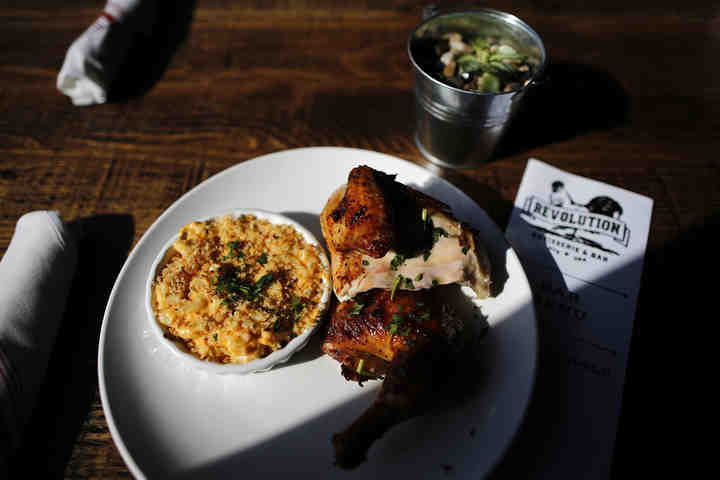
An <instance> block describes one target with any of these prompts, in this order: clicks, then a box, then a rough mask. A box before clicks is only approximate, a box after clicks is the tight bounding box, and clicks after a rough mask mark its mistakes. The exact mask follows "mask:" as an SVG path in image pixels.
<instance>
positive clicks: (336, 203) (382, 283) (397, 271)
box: [320, 166, 490, 301]
mask: <svg viewBox="0 0 720 480" xmlns="http://www.w3.org/2000/svg"><path fill="white" fill-rule="evenodd" d="M320 224H321V227H322V231H323V236H324V237H325V240H326V241H327V244H328V249H329V251H330V257H331V267H332V274H333V290H334V291H335V294H336V295H337V297H338V298H339V299H340V300H341V301H347V300H350V299H351V298H352V297H354V296H355V295H357V294H358V293H361V292H365V291H368V290H371V289H373V288H385V289H391V288H393V285H394V284H395V282H396V281H397V279H398V276H401V277H402V278H406V279H410V280H411V282H402V283H401V284H400V285H399V288H400V289H409V290H416V289H425V288H431V287H432V286H434V285H443V284H450V283H460V284H463V285H468V286H470V287H471V288H472V289H473V291H474V292H475V293H476V295H477V296H478V297H479V298H485V297H487V296H488V295H489V292H490V263H489V261H488V260H487V255H486V253H485V250H484V249H483V248H482V245H481V244H480V242H478V241H477V236H476V235H477V232H475V231H474V230H473V229H471V228H469V227H468V226H467V225H464V224H463V223H462V222H459V221H458V220H456V219H454V218H453V217H452V214H451V212H450V210H449V208H448V207H447V205H445V204H444V203H442V202H439V201H437V200H435V199H433V198H432V197H429V196H427V195H425V194H423V193H422V192H418V191H417V190H414V189H412V188H410V187H407V186H405V185H403V184H401V183H399V182H397V181H395V179H394V176H391V175H387V174H385V173H382V172H378V171H376V170H373V169H371V168H370V167H367V166H361V167H357V168H354V169H353V170H352V171H351V172H350V174H349V176H348V183H347V184H346V185H343V186H342V187H340V188H338V189H337V190H336V191H335V192H333V194H332V195H331V196H330V198H329V199H328V201H327V203H326V205H325V208H324V209H323V211H322V213H321V215H320ZM399 259H402V261H399Z"/></svg>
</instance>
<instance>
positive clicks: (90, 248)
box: [10, 215, 135, 478]
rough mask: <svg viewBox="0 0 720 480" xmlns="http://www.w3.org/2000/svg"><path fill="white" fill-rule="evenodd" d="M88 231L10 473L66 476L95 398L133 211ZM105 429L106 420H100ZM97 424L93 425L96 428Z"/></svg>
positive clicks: (101, 220)
mask: <svg viewBox="0 0 720 480" xmlns="http://www.w3.org/2000/svg"><path fill="white" fill-rule="evenodd" d="M78 223H81V224H82V228H83V236H82V238H81V240H80V244H79V248H78V263H77V270H76V272H75V276H74V278H73V283H72V286H71V288H70V293H69V296H68V301H67V305H66V308H65V314H64V315H63V320H62V322H61V324H60V328H59V331H58V336H57V339H56V342H55V347H54V349H53V352H52V354H51V357H50V361H49V364H48V369H47V373H46V376H45V381H44V384H43V386H42V387H41V389H40V393H39V395H38V400H37V404H36V406H35V410H34V412H33V415H32V417H31V418H30V420H29V423H28V426H27V428H26V430H25V434H24V439H23V443H22V445H21V447H20V450H19V452H18V453H17V455H16V456H15V458H13V459H12V462H11V466H10V468H11V475H10V478H63V477H64V470H65V466H66V464H67V463H68V461H69V459H70V456H71V454H72V449H73V446H74V445H75V443H76V441H77V439H78V434H79V431H80V427H81V426H82V424H83V421H85V419H86V418H87V416H88V411H89V409H90V405H91V404H92V402H93V400H94V399H95V398H96V392H97V388H98V377H97V356H98V339H99V336H100V327H101V325H102V319H103V314H104V312H105V305H106V304H107V300H108V297H109V295H110V291H111V290H112V287H113V285H114V283H115V279H116V277H117V275H118V273H119V272H120V269H121V268H122V266H123V263H124V262H125V259H126V257H127V254H128V251H129V249H130V247H131V245H132V241H133V237H134V231H135V227H134V221H133V218H132V217H131V216H130V215H97V216H93V217H88V218H84V219H80V220H79V221H78ZM96 427H97V429H98V432H105V431H106V430H105V425H104V424H98V425H96ZM92 428H93V426H92V425H91V426H90V429H92Z"/></svg>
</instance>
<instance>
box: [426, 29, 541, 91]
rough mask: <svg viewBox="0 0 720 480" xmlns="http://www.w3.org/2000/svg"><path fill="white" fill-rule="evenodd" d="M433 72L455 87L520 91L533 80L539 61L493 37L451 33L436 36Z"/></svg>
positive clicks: (476, 89) (505, 41)
mask: <svg viewBox="0 0 720 480" xmlns="http://www.w3.org/2000/svg"><path fill="white" fill-rule="evenodd" d="M434 42H435V45H434V53H435V56H436V57H435V60H434V62H432V64H433V65H434V67H433V68H432V71H431V72H430V73H431V74H432V75H433V76H434V77H436V78H437V79H439V80H440V81H442V82H444V83H446V84H448V85H451V86H453V87H457V88H462V89H464V90H471V91H475V92H482V93H499V92H511V91H514V90H519V89H521V88H522V87H524V86H525V85H527V83H528V82H529V81H530V79H531V78H532V76H533V74H534V73H535V70H536V69H537V65H538V63H539V62H538V60H537V59H536V58H534V57H532V56H529V55H525V54H522V53H521V52H519V51H518V50H516V49H515V48H513V46H511V45H510V42H509V41H507V40H504V39H502V38H498V37H494V36H485V35H477V34H465V35H463V33H460V32H448V33H445V34H443V35H441V36H439V37H437V38H434Z"/></svg>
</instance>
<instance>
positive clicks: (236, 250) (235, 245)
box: [223, 242, 245, 260]
mask: <svg viewBox="0 0 720 480" xmlns="http://www.w3.org/2000/svg"><path fill="white" fill-rule="evenodd" d="M227 247H228V248H229V249H230V251H229V252H228V253H227V254H226V255H225V258H223V260H230V259H231V258H238V259H240V258H243V257H244V256H245V254H243V252H241V251H240V249H241V248H242V243H241V242H228V244H227Z"/></svg>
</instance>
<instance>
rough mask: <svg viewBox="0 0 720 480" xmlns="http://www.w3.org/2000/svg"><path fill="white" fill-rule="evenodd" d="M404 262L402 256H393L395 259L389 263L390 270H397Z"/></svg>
mask: <svg viewBox="0 0 720 480" xmlns="http://www.w3.org/2000/svg"><path fill="white" fill-rule="evenodd" d="M404 262H405V257H404V256H403V255H395V258H393V259H392V261H391V262H390V270H397V269H398V267H399V266H400V265H402V264H403V263H404Z"/></svg>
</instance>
